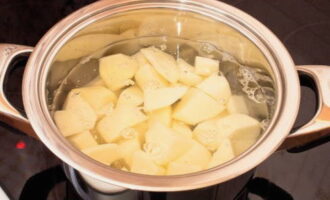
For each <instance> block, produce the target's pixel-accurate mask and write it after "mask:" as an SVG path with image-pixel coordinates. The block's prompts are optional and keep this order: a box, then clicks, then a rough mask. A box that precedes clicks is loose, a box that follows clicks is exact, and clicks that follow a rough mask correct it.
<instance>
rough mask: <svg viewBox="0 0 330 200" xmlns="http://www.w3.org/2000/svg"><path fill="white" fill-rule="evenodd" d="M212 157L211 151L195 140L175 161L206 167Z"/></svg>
mask: <svg viewBox="0 0 330 200" xmlns="http://www.w3.org/2000/svg"><path fill="white" fill-rule="evenodd" d="M210 159H211V153H210V152H209V151H208V150H207V149H206V148H205V147H204V146H203V145H201V144H199V143H198V142H195V141H193V144H192V146H191V147H190V148H189V150H188V151H186V152H185V153H184V154H183V155H181V156H180V157H179V158H178V159H176V160H175V161H174V162H175V163H182V164H186V165H192V166H199V167H200V168H201V169H204V168H205V167H206V166H207V164H208V162H209V161H210Z"/></svg>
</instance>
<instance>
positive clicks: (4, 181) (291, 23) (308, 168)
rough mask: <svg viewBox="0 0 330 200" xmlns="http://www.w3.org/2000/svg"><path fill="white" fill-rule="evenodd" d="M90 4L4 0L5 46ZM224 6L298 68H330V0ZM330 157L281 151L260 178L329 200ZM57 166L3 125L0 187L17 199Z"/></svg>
mask: <svg viewBox="0 0 330 200" xmlns="http://www.w3.org/2000/svg"><path fill="white" fill-rule="evenodd" d="M91 2H94V1H92V0H0V43H15V44H24V45H30V46H34V45H36V43H37V42H38V40H39V39H40V38H41V37H42V36H43V35H44V34H45V33H46V31H47V30H48V29H49V28H50V27H51V26H53V25H54V24H55V23H56V22H57V21H59V20H60V19H62V18H63V17H64V16H66V15H68V14H70V13H71V12H72V11H74V10H76V9H78V8H79V7H82V6H83V5H86V4H88V3H91ZM225 2H227V3H228V4H231V5H234V6H235V7H238V8H240V9H242V10H243V11H245V12H247V13H249V14H250V15H252V16H254V17H255V18H257V19H258V20H260V21H261V22H262V23H264V24H265V25H266V26H267V27H269V28H270V29H271V30H272V31H273V32H274V33H275V34H276V35H277V36H278V37H279V38H280V39H281V40H282V42H283V43H284V45H285V46H286V47H287V48H288V50H289V52H290V53H291V55H292V57H293V59H294V61H295V63H296V64H297V65H302V64H323V65H330V0H226V1H225ZM329 78H330V77H329ZM14 79H15V80H18V81H16V83H15V84H13V85H10V86H11V90H10V91H11V93H12V94H13V95H14V96H17V97H19V95H18V94H17V91H19V85H20V84H19V79H20V75H14ZM10 91H9V92H10ZM302 94H303V101H302V105H303V106H302V107H304V108H305V110H306V109H307V110H308V109H313V108H312V107H313V105H311V104H310V103H309V101H310V100H309V99H308V98H307V96H308V95H310V91H309V90H303V91H302ZM304 115H307V114H304ZM20 141H23V142H25V143H26V148H25V149H17V148H15V146H16V144H17V143H18V142H20ZM26 152H28V154H27V153H26ZM329 154H330V145H329V143H327V144H323V145H322V146H318V147H316V148H313V149H311V150H308V151H306V152H303V153H299V154H290V153H287V152H286V151H281V152H277V153H275V154H274V155H273V156H271V157H270V158H269V159H267V160H266V161H265V162H264V163H263V164H261V165H260V167H258V169H257V172H256V173H257V176H261V177H265V178H267V179H269V180H271V181H272V182H274V183H276V184H277V185H279V186H280V187H282V188H283V189H285V190H286V191H288V192H289V193H290V194H291V195H292V196H293V197H294V199H297V200H329V199H330V189H329V188H330V156H329ZM32 155H36V156H32ZM58 162H59V161H58V160H57V159H55V158H52V154H51V153H50V152H49V151H48V150H47V149H46V148H45V147H44V146H43V145H42V144H41V143H40V142H38V141H35V140H32V139H30V138H28V137H27V136H25V135H24V134H22V133H19V132H17V131H14V130H13V129H11V128H10V127H8V126H6V125H5V124H0V185H1V186H2V187H3V188H5V190H6V191H7V192H8V193H9V194H10V195H11V196H12V197H14V199H17V198H18V197H19V194H20V192H21V188H22V186H23V185H24V183H25V181H26V179H28V178H29V177H30V176H31V175H32V174H34V173H37V172H40V171H42V170H43V169H46V168H48V167H50V166H54V165H56V164H57V163H58ZM8 171H10V172H13V173H15V175H13V173H8ZM62 187H63V186H61V185H59V186H58V188H57V189H55V190H54V191H53V192H52V194H51V195H50V198H51V199H58V200H61V195H62V193H61V188H62ZM36 192H38V191H36ZM253 199H258V198H257V197H254V198H253Z"/></svg>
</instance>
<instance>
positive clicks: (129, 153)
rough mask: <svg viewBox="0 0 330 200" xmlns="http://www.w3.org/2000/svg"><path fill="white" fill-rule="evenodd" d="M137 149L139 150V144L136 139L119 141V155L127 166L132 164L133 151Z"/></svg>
mask: <svg viewBox="0 0 330 200" xmlns="http://www.w3.org/2000/svg"><path fill="white" fill-rule="evenodd" d="M139 150H141V145H140V142H139V140H138V139H131V140H126V141H123V142H121V143H119V151H120V155H121V157H122V158H123V159H124V161H125V162H126V164H127V165H128V166H131V165H132V159H133V154H134V152H137V151H139Z"/></svg>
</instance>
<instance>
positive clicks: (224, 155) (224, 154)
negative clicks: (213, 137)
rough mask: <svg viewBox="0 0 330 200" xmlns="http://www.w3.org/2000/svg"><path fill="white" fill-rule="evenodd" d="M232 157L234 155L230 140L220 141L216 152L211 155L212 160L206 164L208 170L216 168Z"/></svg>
mask: <svg viewBox="0 0 330 200" xmlns="http://www.w3.org/2000/svg"><path fill="white" fill-rule="evenodd" d="M234 157H235V154H234V150H233V148H232V145H231V142H230V140H229V139H224V140H222V141H221V143H220V145H219V148H218V150H217V151H216V152H214V153H213V155H212V158H211V160H210V162H209V164H208V168H212V167H215V166H218V165H220V164H222V163H225V162H227V161H229V160H231V159H233V158H234Z"/></svg>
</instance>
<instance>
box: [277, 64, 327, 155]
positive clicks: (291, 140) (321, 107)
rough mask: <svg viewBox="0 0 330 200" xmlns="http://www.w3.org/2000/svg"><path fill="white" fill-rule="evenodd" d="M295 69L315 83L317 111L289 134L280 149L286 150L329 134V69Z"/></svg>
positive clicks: (318, 66) (320, 67) (307, 66)
mask: <svg viewBox="0 0 330 200" xmlns="http://www.w3.org/2000/svg"><path fill="white" fill-rule="evenodd" d="M297 69H298V70H299V71H301V72H303V73H306V74H307V75H309V76H311V77H312V78H313V79H314V80H315V83H316V86H317V90H318V91H317V92H318V97H319V99H318V101H319V102H318V110H317V112H316V114H315V116H314V118H313V119H312V120H311V121H310V122H309V123H307V124H306V125H304V126H303V127H301V128H299V129H298V130H297V131H295V132H294V133H292V134H290V135H289V136H288V137H287V139H286V140H285V141H284V143H283V144H282V145H281V147H280V149H288V148H292V147H296V146H300V145H302V144H306V143H308V142H312V141H314V140H316V139H318V138H321V137H324V136H327V135H329V134H330V132H329V130H330V68H329V66H323V65H305V66H297Z"/></svg>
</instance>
